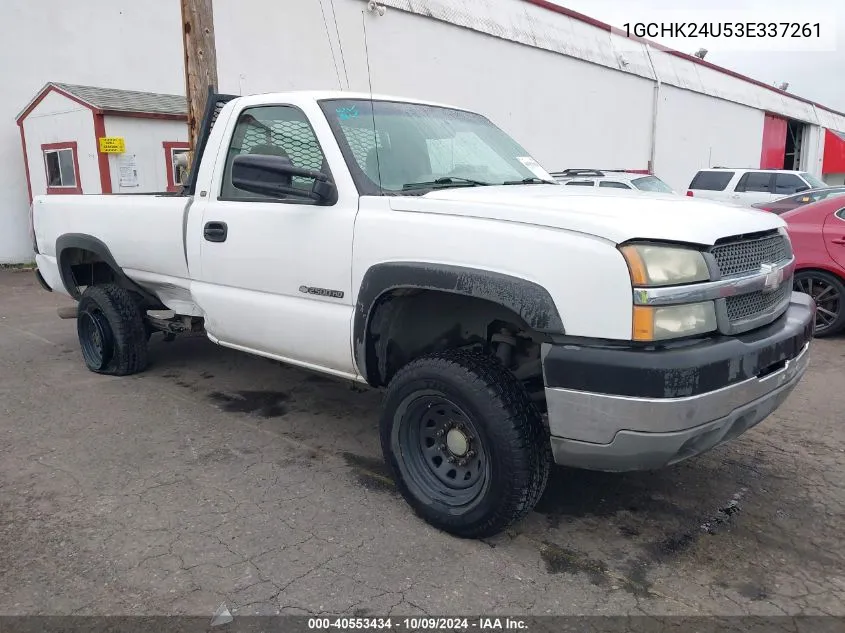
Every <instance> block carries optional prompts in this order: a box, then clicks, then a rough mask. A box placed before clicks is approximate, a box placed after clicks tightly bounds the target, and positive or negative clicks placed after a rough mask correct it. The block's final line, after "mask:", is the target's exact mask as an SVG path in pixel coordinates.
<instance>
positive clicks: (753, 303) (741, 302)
mask: <svg viewBox="0 0 845 633" xmlns="http://www.w3.org/2000/svg"><path fill="white" fill-rule="evenodd" d="M791 292H792V278H789V279H785V280H784V281H783V283H782V284H781V285H780V286H779V287H778V288H777V289H775V290H774V291H772V292H762V291H759V290H758V291H757V292H749V293H748V294H744V295H736V296H733V297H728V298H727V299H726V300H725V306H726V307H727V310H728V321H730V323H731V325H735V324H739V323H742V322H744V321H747V320H749V319H753V318H755V317H758V316H760V315H761V314H764V313H766V312H769V311H771V310H773V309H775V308H776V307H777V306H779V305H780V304H782V303H784V302H785V301H786V298H787V295H789V294H790V293H791Z"/></svg>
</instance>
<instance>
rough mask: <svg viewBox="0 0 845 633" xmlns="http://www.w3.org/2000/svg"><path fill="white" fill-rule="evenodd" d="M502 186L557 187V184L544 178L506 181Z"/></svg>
mask: <svg viewBox="0 0 845 633" xmlns="http://www.w3.org/2000/svg"><path fill="white" fill-rule="evenodd" d="M502 184H503V185H557V184H559V183H557V182H555V181H554V180H546V179H545V178H534V177H531V178H523V179H522V180H506V181H505V182H503V183H502Z"/></svg>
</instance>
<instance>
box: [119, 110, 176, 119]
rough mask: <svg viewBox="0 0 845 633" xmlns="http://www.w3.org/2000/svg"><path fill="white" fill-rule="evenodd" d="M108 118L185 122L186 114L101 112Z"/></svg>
mask: <svg viewBox="0 0 845 633" xmlns="http://www.w3.org/2000/svg"><path fill="white" fill-rule="evenodd" d="M103 114H106V115H108V116H125V117H127V118H129V119H162V120H164V121H187V120H188V115H187V114H167V113H164V112H125V111H124V110H103Z"/></svg>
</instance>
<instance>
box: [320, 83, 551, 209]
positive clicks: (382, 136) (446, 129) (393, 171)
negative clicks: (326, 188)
mask: <svg viewBox="0 0 845 633" xmlns="http://www.w3.org/2000/svg"><path fill="white" fill-rule="evenodd" d="M320 106H321V108H322V109H323V113H324V114H325V116H326V118H327V119H328V121H329V125H330V126H331V127H332V131H333V132H334V134H335V137H336V138H337V141H338V144H339V145H340V148H341V151H342V152H343V154H344V158H345V159H346V162H347V164H348V165H349V168H350V171H351V172H352V177H353V179H354V180H355V184H356V185H357V186H358V189H359V192H360V193H362V194H365V195H366V194H369V195H378V194H393V195H401V194H406V195H408V194H420V193H426V192H427V191H430V190H432V189H440V188H445V187H473V186H483V185H501V184H517V183H519V184H521V183H522V182H523V181H525V182H526V183H530V182H542V181H546V180H548V181H550V182H551V183H553V184H555V183H554V180H553V179H552V177H551V176H550V175H549V174H548V172H546V170H545V169H543V168H542V167H541V166H540V165H539V164H538V163H537V161H535V160H534V159H533V158H531V156H530V155H529V154H528V152H527V151H525V149H524V148H522V147H521V146H520V145H519V144H518V143H517V142H516V141H514V140H513V139H512V138H511V137H509V136H508V135H507V134H505V133H504V132H503V131H502V130H500V129H499V128H497V127H496V126H495V125H493V124H492V123H491V122H490V121H489V120H488V119H486V118H484V117H483V116H481V115H480V114H475V113H472V112H466V111H463V110H455V109H452V108H444V107H438V106H428V105H421V104H417V103H405V102H397V101H369V100H359V99H331V100H326V101H321V102H320ZM374 123H375V126H374Z"/></svg>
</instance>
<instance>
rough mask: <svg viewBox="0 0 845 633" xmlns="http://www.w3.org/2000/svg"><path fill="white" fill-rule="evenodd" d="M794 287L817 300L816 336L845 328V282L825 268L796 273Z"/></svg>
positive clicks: (828, 334) (826, 334) (821, 336)
mask: <svg viewBox="0 0 845 633" xmlns="http://www.w3.org/2000/svg"><path fill="white" fill-rule="evenodd" d="M792 283H793V289H794V290H796V291H798V292H803V293H805V294H808V295H810V296H811V297H813V299H814V300H815V301H816V328H815V336H817V337H819V338H823V337H825V336H831V335H832V334H837V333H838V332H841V331H842V330H843V329H845V283H843V282H842V280H841V279H840V278H839V277H837V276H836V275H832V274H830V273H828V272H825V271H823V270H802V271H800V272H797V273H795V277H794V278H793V282H792Z"/></svg>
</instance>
